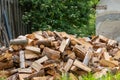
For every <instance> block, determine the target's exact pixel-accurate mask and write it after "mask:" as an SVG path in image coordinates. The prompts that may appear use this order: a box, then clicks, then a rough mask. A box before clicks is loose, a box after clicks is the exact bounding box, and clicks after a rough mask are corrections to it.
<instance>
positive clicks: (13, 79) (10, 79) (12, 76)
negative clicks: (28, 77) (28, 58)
mask: <svg viewBox="0 0 120 80" xmlns="http://www.w3.org/2000/svg"><path fill="white" fill-rule="evenodd" d="M17 79H18V73H16V74H13V75H11V76H9V77H8V78H7V79H6V80H17Z"/></svg>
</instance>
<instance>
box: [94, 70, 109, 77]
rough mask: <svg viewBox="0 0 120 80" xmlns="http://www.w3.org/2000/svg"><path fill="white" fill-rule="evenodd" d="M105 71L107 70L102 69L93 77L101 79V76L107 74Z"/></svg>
mask: <svg viewBox="0 0 120 80" xmlns="http://www.w3.org/2000/svg"><path fill="white" fill-rule="evenodd" d="M107 71H108V69H106V68H105V69H103V70H102V71H100V72H96V73H95V74H94V75H93V76H94V77H95V78H96V79H98V78H101V77H102V76H104V75H106V74H107Z"/></svg>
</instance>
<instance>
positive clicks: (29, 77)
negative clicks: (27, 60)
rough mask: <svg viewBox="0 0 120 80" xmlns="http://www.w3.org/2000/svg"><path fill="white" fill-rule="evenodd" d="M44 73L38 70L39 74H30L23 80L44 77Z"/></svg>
mask: <svg viewBox="0 0 120 80" xmlns="http://www.w3.org/2000/svg"><path fill="white" fill-rule="evenodd" d="M44 75H45V72H44V70H40V71H39V72H34V73H32V74H30V75H29V76H27V77H25V78H24V79H25V80H31V79H32V78H33V77H39V76H44Z"/></svg>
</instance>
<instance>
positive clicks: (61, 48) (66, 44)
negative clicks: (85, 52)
mask: <svg viewBox="0 0 120 80" xmlns="http://www.w3.org/2000/svg"><path fill="white" fill-rule="evenodd" d="M69 43H70V39H66V40H62V43H61V45H60V48H59V51H60V52H62V53H63V52H64V50H65V48H66V47H67V46H68V45H69Z"/></svg>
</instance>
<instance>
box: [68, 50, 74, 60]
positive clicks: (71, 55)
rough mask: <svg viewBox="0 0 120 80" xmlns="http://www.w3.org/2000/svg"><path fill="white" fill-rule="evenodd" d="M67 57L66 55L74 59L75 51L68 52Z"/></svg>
mask: <svg viewBox="0 0 120 80" xmlns="http://www.w3.org/2000/svg"><path fill="white" fill-rule="evenodd" d="M67 57H68V58H71V59H73V60H74V59H76V56H75V53H74V52H72V53H70V54H68V56H67Z"/></svg>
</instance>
